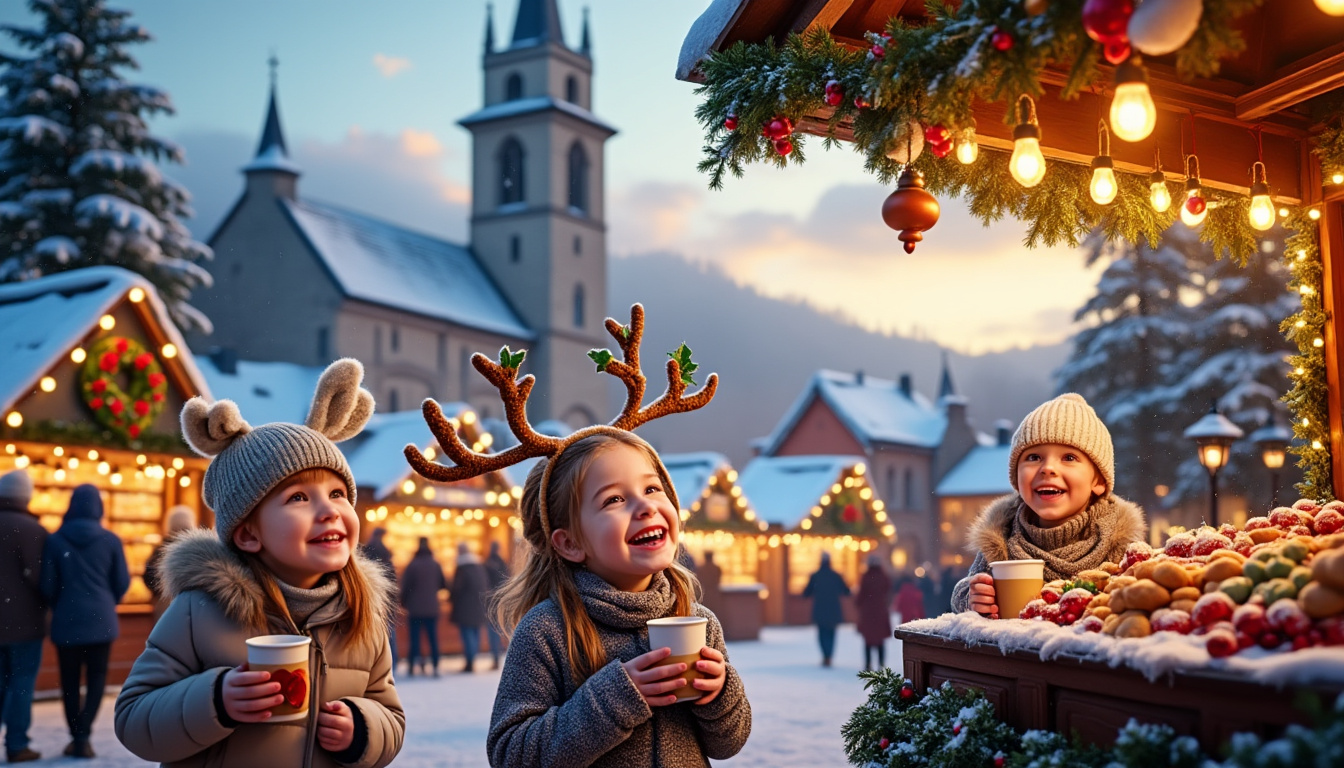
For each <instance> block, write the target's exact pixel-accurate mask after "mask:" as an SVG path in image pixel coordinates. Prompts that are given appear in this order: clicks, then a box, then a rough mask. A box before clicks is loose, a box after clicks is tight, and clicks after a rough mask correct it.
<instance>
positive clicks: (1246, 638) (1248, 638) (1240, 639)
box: [1237, 632, 1259, 651]
mask: <svg viewBox="0 0 1344 768" xmlns="http://www.w3.org/2000/svg"><path fill="white" fill-rule="evenodd" d="M1257 637H1259V635H1248V634H1246V633H1245V632H1238V633H1237V648H1239V649H1241V650H1243V651H1244V650H1246V649H1247V648H1250V647H1251V646H1252V645H1255V641H1256V638H1257Z"/></svg>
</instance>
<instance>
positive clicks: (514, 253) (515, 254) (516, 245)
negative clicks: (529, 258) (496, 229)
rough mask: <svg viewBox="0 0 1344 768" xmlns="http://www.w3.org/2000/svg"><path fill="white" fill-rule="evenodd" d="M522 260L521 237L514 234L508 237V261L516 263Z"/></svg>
mask: <svg viewBox="0 0 1344 768" xmlns="http://www.w3.org/2000/svg"><path fill="white" fill-rule="evenodd" d="M522 260H523V238H521V237H519V236H517V235H514V236H513V237H510V238H509V261H512V262H513V263H515V264H517V263H518V262H520V261H522Z"/></svg>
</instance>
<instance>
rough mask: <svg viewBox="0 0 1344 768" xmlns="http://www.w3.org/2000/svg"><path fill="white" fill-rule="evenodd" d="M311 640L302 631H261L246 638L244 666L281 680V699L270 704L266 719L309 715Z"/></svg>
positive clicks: (281, 721)
mask: <svg viewBox="0 0 1344 768" xmlns="http://www.w3.org/2000/svg"><path fill="white" fill-rule="evenodd" d="M311 642H312V640H311V639H310V638H308V637H305V636H303V635H262V636H260V637H249V638H248V639H247V668H248V669H249V670H251V671H254V672H270V673H271V680H272V681H273V682H278V683H280V695H282V696H284V697H285V700H284V702H282V703H280V704H278V705H276V706H274V707H271V716H270V718H268V719H267V720H266V721H265V722H268V723H283V722H288V721H291V720H303V719H305V718H307V717H308V699H309V698H310V696H311V694H312V690H313V686H312V675H310V674H309V672H308V646H309V644H310V643H311Z"/></svg>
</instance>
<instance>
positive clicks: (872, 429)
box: [765, 369, 947, 455]
mask: <svg viewBox="0 0 1344 768" xmlns="http://www.w3.org/2000/svg"><path fill="white" fill-rule="evenodd" d="M814 397H820V398H821V400H822V401H823V402H824V403H826V405H827V406H829V407H830V409H831V410H832V411H833V412H834V413H835V415H836V416H837V417H838V418H839V419H840V420H841V421H842V422H844V424H845V426H846V427H848V428H849V430H850V432H852V433H853V435H854V437H855V439H857V440H858V441H859V442H861V443H863V444H864V446H866V447H869V448H871V447H872V445H873V444H874V443H896V444H899V445H913V446H917V447H920V448H937V447H938V445H939V444H940V443H942V441H943V433H944V432H946V431H947V414H946V413H945V412H944V411H943V409H941V408H939V407H938V406H936V405H934V404H933V403H932V402H930V401H929V399H928V398H926V397H925V396H924V395H922V394H920V393H919V392H917V391H914V390H911V393H910V395H909V396H906V394H905V393H904V392H902V391H901V386H900V384H898V383H896V382H894V381H891V380H889V379H880V378H877V377H875V376H863V377H862V379H860V377H859V376H858V375H856V374H853V373H845V372H842V371H830V370H825V369H823V370H819V371H817V372H815V373H813V374H812V379H811V381H809V382H808V384H807V386H806V387H805V388H804V389H803V392H802V394H800V395H799V396H798V399H797V400H795V401H794V403H793V405H792V406H791V407H790V408H789V411H788V413H786V414H785V415H784V418H783V419H781V420H780V422H779V424H778V425H777V426H776V427H775V431H774V432H772V433H771V434H770V438H769V443H768V444H767V446H766V448H765V454H766V455H770V454H773V453H774V452H775V451H777V450H779V446H780V444H781V443H783V442H784V439H785V438H786V437H788V435H789V433H790V432H791V431H793V428H794V425H796V424H797V422H798V419H800V418H802V416H803V413H805V412H806V411H807V408H808V406H810V405H811V404H812V400H813V398H814Z"/></svg>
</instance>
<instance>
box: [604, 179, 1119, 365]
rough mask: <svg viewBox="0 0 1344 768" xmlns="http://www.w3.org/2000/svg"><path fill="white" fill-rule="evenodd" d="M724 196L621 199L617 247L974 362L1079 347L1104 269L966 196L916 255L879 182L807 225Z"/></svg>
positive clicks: (842, 188)
mask: <svg viewBox="0 0 1344 768" xmlns="http://www.w3.org/2000/svg"><path fill="white" fill-rule="evenodd" d="M716 194H720V193H715V192H705V191H703V190H701V189H700V188H697V187H693V186H689V185H686V186H671V185H641V186H636V187H633V188H630V189H628V190H620V191H618V192H617V193H615V194H613V196H612V201H611V213H610V221H611V233H612V250H613V251H614V252H616V253H646V252H648V251H651V250H668V251H673V252H678V253H681V254H684V255H685V256H686V257H687V258H690V259H692V260H694V261H700V262H705V263H712V264H715V265H717V266H719V267H721V268H722V269H723V270H724V271H725V272H726V273H727V274H728V275H729V276H731V277H732V278H733V279H734V280H735V281H737V282H738V283H739V284H742V285H748V286H751V287H752V288H753V289H755V290H756V291H758V292H759V293H762V294H764V295H767V296H772V297H775V298H782V299H792V300H801V301H804V302H806V303H808V304H809V305H811V306H814V307H817V308H818V309H822V310H825V311H828V312H835V313H839V314H841V315H843V316H845V317H848V318H850V319H852V320H853V321H854V322H855V323H857V324H858V325H860V326H861V327H863V328H866V329H868V330H873V331H878V332H883V333H901V334H906V335H917V336H923V337H929V338H933V339H935V340H937V341H938V342H940V343H942V344H944V345H946V346H949V347H951V348H953V349H958V350H961V351H964V352H967V353H980V352H985V351H991V350H1000V349H1007V348H1012V347H1016V346H1022V345H1029V344H1034V343H1039V344H1049V343H1055V342H1058V341H1061V340H1063V339H1065V338H1067V337H1068V336H1069V335H1070V334H1071V332H1072V330H1073V328H1072V314H1073V311H1074V309H1076V308H1077V307H1078V306H1080V305H1081V304H1082V303H1083V302H1084V301H1085V300H1086V299H1087V297H1088V296H1090V295H1091V293H1092V291H1093V286H1094V285H1095V283H1096V277H1097V275H1098V270H1099V269H1100V268H1101V266H1102V265H1098V266H1097V267H1094V268H1092V269H1089V268H1087V267H1086V266H1085V265H1084V262H1083V257H1082V255H1081V254H1079V253H1077V252H1075V251H1073V250H1071V249H1064V248H1055V249H1047V248H1038V249H1035V250H1030V251H1028V250H1027V249H1026V248H1025V247H1024V246H1023V245H1022V237H1023V226H1022V225H1021V223H1020V222H1016V221H1005V222H998V223H996V224H994V225H992V226H990V227H984V226H983V225H982V224H981V222H980V221H979V220H978V219H975V218H974V217H972V216H971V215H970V213H969V212H968V211H967V210H966V208H965V206H964V205H962V204H961V202H960V201H958V200H955V199H954V200H943V201H941V202H942V215H941V218H940V221H939V223H938V225H937V226H936V227H935V228H934V229H932V230H930V231H929V232H927V233H926V234H925V239H924V241H923V242H922V243H920V244H919V246H918V249H917V250H916V251H915V253H914V254H906V253H905V252H904V250H902V243H901V242H900V241H899V240H898V239H897V238H896V233H895V232H892V231H891V230H890V229H888V228H887V227H886V225H885V224H883V223H882V218H881V206H882V201H883V199H884V198H885V196H886V195H887V194H888V190H886V189H883V188H882V187H880V186H878V185H875V184H872V185H869V184H864V185H839V186H835V187H832V188H830V189H828V190H826V191H825V192H824V193H823V194H822V195H821V196H820V197H819V198H818V201H817V203H816V205H815V206H814V207H813V209H812V210H811V211H810V212H808V213H807V214H806V215H804V216H801V217H800V216H795V215H791V214H786V213H776V212H772V211H767V210H761V209H756V210H747V211H742V212H723V211H722V210H721V209H716V206H715V199H714V196H715V195H716ZM763 203H764V204H769V201H763Z"/></svg>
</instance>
